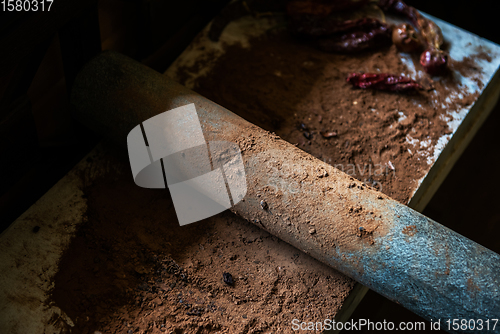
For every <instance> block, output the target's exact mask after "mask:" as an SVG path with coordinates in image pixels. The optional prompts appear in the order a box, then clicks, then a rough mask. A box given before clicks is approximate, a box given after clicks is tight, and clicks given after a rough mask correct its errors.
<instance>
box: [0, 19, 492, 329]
mask: <svg viewBox="0 0 500 334" xmlns="http://www.w3.org/2000/svg"><path fill="white" fill-rule="evenodd" d="M436 22H437V23H438V24H439V25H440V26H441V28H442V30H443V33H444V35H445V38H446V39H447V40H449V41H450V42H451V43H450V54H451V55H452V57H454V58H455V59H460V57H466V56H467V55H470V54H472V53H475V52H476V50H477V48H478V47H481V48H484V50H486V52H488V53H489V54H491V55H492V60H491V61H490V62H487V61H485V63H484V64H481V66H483V67H482V72H478V73H476V74H474V75H472V76H470V77H461V80H463V82H464V84H465V85H466V86H467V87H468V88H469V89H471V90H475V91H479V92H481V94H482V95H481V97H480V98H479V99H478V101H477V102H476V103H474V104H472V105H469V106H466V107H464V108H462V109H460V110H450V114H451V115H452V116H453V120H451V121H450V123H449V125H450V128H451V129H452V131H453V135H452V136H450V135H446V136H443V137H442V139H440V141H439V143H438V145H436V146H435V147H434V150H433V154H432V155H431V154H427V155H426V158H428V159H430V160H429V161H430V162H431V163H432V167H431V166H430V167H429V172H427V174H426V176H425V177H424V178H422V179H421V180H419V187H418V188H416V189H415V190H414V192H413V193H414V194H415V195H414V196H413V198H412V200H411V201H410V206H413V207H415V208H417V209H418V207H419V206H418V205H421V206H422V205H425V203H426V201H428V200H429V199H430V197H431V195H432V193H433V191H432V188H433V187H434V188H435V189H437V187H438V185H439V183H440V182H441V181H442V179H443V178H444V176H445V175H446V173H447V170H449V169H451V166H452V165H453V163H454V161H455V160H456V159H457V158H458V156H459V154H460V153H461V152H460V150H463V149H464V148H465V146H466V143H467V142H468V140H470V138H472V136H473V134H474V133H475V131H477V128H478V127H479V126H480V124H481V123H482V121H484V119H485V118H486V116H487V114H488V112H489V111H490V110H491V108H492V106H493V104H494V103H495V101H496V98H497V93H498V85H497V82H496V81H497V74H496V73H497V68H498V65H499V64H500V60H499V59H498V56H497V55H498V53H499V48H498V46H497V45H495V44H493V43H490V42H488V41H485V40H483V39H480V38H478V37H477V36H474V35H471V34H469V33H466V32H464V31H462V30H460V29H458V28H455V27H453V26H451V25H449V24H446V23H444V22H442V21H440V20H436ZM274 24H275V22H274V21H273V20H270V19H261V20H256V19H253V18H244V19H241V20H238V21H235V22H233V23H231V24H230V25H229V26H228V28H227V29H226V31H225V32H224V35H223V38H222V41H223V42H225V43H231V42H233V43H234V42H237V43H243V44H244V45H245V44H246V43H248V36H249V35H248V32H252V34H255V35H259V34H260V33H261V32H263V31H266V30H267V29H269V28H270V27H273V26H274ZM202 47H203V48H204V49H203V50H202ZM209 50H211V51H210V52H209ZM222 53H223V48H222V44H220V43H219V44H214V43H211V42H208V40H206V38H205V39H204V38H203V34H202V35H201V37H199V38H198V39H197V40H195V42H194V43H193V44H192V45H191V46H190V47H188V49H187V50H186V51H185V53H184V54H183V55H181V57H180V58H179V59H178V60H177V61H176V63H175V64H174V65H173V66H172V67H171V68H170V69H169V70H168V71H167V74H170V75H171V74H173V73H174V70H175V68H176V66H181V65H186V64H189V63H192V64H194V63H195V62H196V60H197V59H198V58H197V57H205V58H206V57H207V55H210V57H209V58H210V59H213V60H215V59H216V57H217V56H218V55H219V56H220V55H221V54H222ZM209 71H210V61H209V62H208V63H207V66H206V67H203V68H202V69H200V71H199V72H198V73H193V82H194V80H195V78H196V76H197V75H200V74H201V73H205V74H207V73H209ZM415 76H416V77H417V76H418V72H415ZM187 85H188V86H189V83H187ZM451 98H452V97H450V99H451ZM419 145H420V146H421V148H422V151H423V154H425V151H426V147H425V144H424V145H422V144H420V143H419ZM110 154H112V153H110V152H109V151H107V149H105V148H102V147H100V148H97V149H96V150H94V151H93V152H92V153H91V154H90V157H91V158H92V163H89V162H88V160H84V161H82V162H81V163H80V164H79V165H78V166H77V167H75V168H74V169H73V170H72V171H71V172H70V173H68V175H67V176H66V177H65V178H63V179H62V180H61V181H60V182H59V183H58V184H57V185H56V186H54V187H53V188H52V189H51V190H50V191H49V192H48V193H47V194H46V195H44V196H43V197H42V198H41V199H40V200H39V201H38V202H37V203H36V204H35V205H34V206H33V207H31V208H30V209H29V210H28V211H27V212H26V213H25V214H23V215H22V216H21V217H20V218H19V219H18V220H16V222H15V223H14V224H12V226H11V227H10V228H9V229H8V230H6V231H5V232H4V233H3V234H2V236H1V241H0V247H1V249H2V252H1V253H0V254H1V255H0V256H2V261H0V263H1V266H2V272H3V273H5V274H4V275H2V277H1V279H2V287H3V289H2V291H1V294H2V298H1V300H0V302H1V305H0V308H1V310H2V312H1V314H2V316H1V317H2V321H1V322H0V323H1V326H2V328H1V331H2V332H11V333H26V332H39V333H43V332H46V333H49V332H63V331H64V330H65V329H66V328H68V326H69V327H71V325H72V324H73V322H72V320H71V319H70V318H69V317H68V316H67V315H66V314H65V312H63V311H61V310H60V308H59V307H58V306H57V305H55V304H53V303H51V302H50V299H49V298H48V296H49V294H50V291H51V289H52V288H53V285H54V282H53V277H54V275H55V274H56V272H57V270H58V268H57V262H58V261H59V259H60V257H61V255H62V253H63V250H64V249H66V248H67V247H68V244H69V241H70V238H71V236H72V235H73V234H74V233H75V231H76V229H77V227H78V226H79V225H80V224H81V223H82V222H83V221H85V220H86V219H87V218H86V215H85V213H86V212H87V211H88V206H87V200H86V199H85V194H84V192H83V191H82V189H84V188H85V187H87V186H89V185H91V184H92V183H93V182H94V181H95V180H98V179H99V178H100V177H102V176H103V175H109V173H111V174H115V173H118V174H120V173H123V172H124V170H123V166H122V167H121V168H122V170H121V171H120V167H115V166H119V165H113V164H112V163H110V162H109V155H110ZM82 175H83V176H82ZM431 176H432V177H431ZM436 184H437V185H436ZM419 192H421V193H422V195H420V199H418V200H416V199H415V200H414V198H416V197H417V196H418V194H419ZM412 203H415V204H412ZM419 203H424V204H419ZM223 218H227V217H223ZM215 220H217V219H215ZM235 220H236V219H235ZM222 223H227V220H224V219H221V222H220V223H219V224H222ZM215 224H217V222H215ZM235 224H244V223H243V222H237V223H235ZM254 232H255V233H256V235H258V237H256V239H255V240H257V239H259V237H262V238H263V240H267V239H266V237H265V234H263V236H264V237H263V236H260V234H262V233H265V232H262V231H254ZM273 243H279V241H277V240H275V241H272V242H271V245H272V244H273ZM270 247H271V249H272V247H277V246H270ZM283 252H284V253H286V252H291V254H292V257H294V254H296V253H295V252H294V251H293V250H291V249H288V250H283ZM297 252H298V251H297ZM284 253H281V256H282V255H283V254H284ZM301 256H304V257H306V255H301ZM28 258H29V259H30V260H27V259H28ZM280 260H282V261H284V260H285V258H283V259H280ZM307 261H311V259H309V260H305V262H306V263H308V262H307ZM273 264H274V263H273ZM188 265H189V264H188ZM289 265H291V263H290V264H289ZM317 266H318V268H319V267H320V266H322V265H320V264H319V263H318V264H317ZM278 267H280V266H278ZM282 267H285V266H282ZM217 269H218V268H217ZM264 269H265V270H264V271H266V270H268V271H269V270H270V269H271V267H269V266H267V267H266V268H264ZM274 270H276V269H274ZM301 270H306V269H304V268H301ZM321 270H325V271H328V270H330V269H328V268H323V269H321ZM141 271H142V269H139V273H138V274H139V275H144V274H146V273H141ZM218 271H220V270H218ZM325 271H323V274H321V275H318V276H317V277H319V278H318V279H320V280H321V277H322V276H324V275H326V276H328V274H325ZM268 274H269V276H270V277H271V276H273V277H279V274H274V273H273V274H271V273H268ZM313 275H314V274H313ZM331 275H332V277H339V276H337V275H339V274H338V273H336V272H334V271H333V272H332V273H331ZM270 279H271V278H270ZM218 281H219V283H220V279H219V280H218ZM334 281H335V280H334ZM316 283H317V282H316ZM337 283H339V285H338V286H337V287H336V288H339V287H340V290H342V288H343V287H344V288H345V289H347V290H352V289H353V286H354V285H353V282H352V281H349V280H348V279H347V280H344V279H338V280H337ZM304 284H305V283H304ZM167 289H168V288H167ZM307 289H309V288H307ZM307 289H306V291H307ZM347 290H342V291H344V292H347V293H348V292H349V291H347ZM207 294H208V293H207ZM346 295H347V294H345V293H342V294H341V296H339V297H338V298H339V299H338V302H339V303H340V304H341V303H342V302H345V297H346ZM144 297H146V299H147V298H148V296H144ZM285 298H286V296H285ZM323 298H327V299H331V296H323ZM292 300H293V299H292ZM231 301H232V299H231ZM226 302H227V300H226ZM340 304H336V306H335V305H334V306H333V308H332V305H327V306H329V307H330V308H329V310H328V311H325V312H326V313H323V314H321V315H320V316H321V317H326V316H327V315H329V316H333V315H334V314H335V313H336V312H337V311H338V309H339V308H340V306H341V305H340ZM233 305H235V307H234V311H233V312H235V313H239V311H238V308H237V307H236V306H239V305H238V304H234V301H233ZM260 307H262V308H263V311H265V312H267V311H268V310H267V309H266V308H265V307H266V306H265V305H260ZM230 316H232V315H228V318H227V319H226V321H229V322H231V321H230V320H229V317H230ZM247 318H248V317H247ZM26 319H30V320H29V321H26ZM242 319H243V318H242ZM241 321H242V322H244V320H241Z"/></svg>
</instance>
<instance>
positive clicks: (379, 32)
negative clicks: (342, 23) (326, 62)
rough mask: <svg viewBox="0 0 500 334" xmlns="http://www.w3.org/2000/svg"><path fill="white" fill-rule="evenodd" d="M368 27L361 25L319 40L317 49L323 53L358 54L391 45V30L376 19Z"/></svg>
mask: <svg viewBox="0 0 500 334" xmlns="http://www.w3.org/2000/svg"><path fill="white" fill-rule="evenodd" d="M362 20H373V22H371V24H370V25H363V26H361V27H360V29H363V30H358V31H354V32H350V33H343V34H342V35H339V36H332V37H329V38H324V39H320V40H319V41H318V47H319V48H320V49H321V50H323V51H325V52H359V51H363V50H367V49H372V48H376V47H382V46H386V45H391V43H392V40H391V34H392V31H391V28H390V27H389V26H388V25H387V24H385V23H382V22H380V21H378V20H376V19H362Z"/></svg>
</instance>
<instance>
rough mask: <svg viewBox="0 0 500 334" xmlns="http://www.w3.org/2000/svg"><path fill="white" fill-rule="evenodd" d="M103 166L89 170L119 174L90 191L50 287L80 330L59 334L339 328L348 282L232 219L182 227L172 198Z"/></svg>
mask: <svg viewBox="0 0 500 334" xmlns="http://www.w3.org/2000/svg"><path fill="white" fill-rule="evenodd" d="M106 159H108V160H106V161H105V162H104V163H103V162H102V161H100V162H92V161H90V162H89V167H88V169H89V170H92V171H102V170H103V169H104V168H103V166H105V165H112V166H113V169H114V171H113V172H108V173H104V174H103V175H102V176H101V177H100V178H99V179H97V180H93V181H84V183H85V184H87V185H86V186H85V188H84V189H83V190H84V193H85V195H84V196H85V198H86V199H87V205H88V210H87V217H86V221H85V222H84V223H82V225H81V227H80V228H79V230H78V232H77V234H76V236H75V237H74V238H73V240H72V242H71V244H70V246H69V248H68V250H66V251H65V253H64V254H63V257H62V259H61V262H60V263H59V272H58V273H57V275H56V277H55V279H54V281H55V287H54V290H53V294H52V295H53V300H54V302H55V304H56V305H57V306H58V307H60V308H61V309H62V310H63V311H64V312H65V313H66V314H67V315H68V316H69V317H70V318H71V319H72V321H73V322H74V324H75V326H74V327H69V326H67V327H65V328H63V332H71V333H85V334H96V333H103V334H107V333H126V334H132V333H133V334H137V333H141V334H142V333H293V332H294V331H293V330H292V321H293V319H300V320H301V321H308V322H309V321H314V322H315V321H323V320H324V319H325V318H328V319H333V317H334V316H335V314H336V313H337V312H338V310H339V309H340V307H341V306H342V305H343V303H344V301H345V298H347V296H348V295H349V293H350V292H351V290H352V287H353V286H354V284H355V282H354V281H353V280H351V279H350V278H348V277H346V276H344V275H342V274H340V273H339V272H337V271H336V270H334V269H332V268H330V267H328V266H326V265H324V264H322V263H320V262H318V261H316V260H314V259H313V258H311V257H310V256H308V255H306V254H304V253H303V252H301V251H299V250H297V249H296V248H294V247H292V246H290V245H289V244H287V243H285V242H283V241H281V240H279V239H278V238H276V237H274V236H272V235H270V234H269V233H267V232H265V231H264V230H262V229H260V228H258V227H257V226H255V225H253V224H251V223H249V222H246V221H245V220H244V219H242V218H240V217H237V216H236V215H234V214H233V213H231V212H229V211H227V212H224V213H221V214H219V215H217V216H214V217H211V218H208V219H205V220H203V221H200V222H196V223H193V224H189V225H186V226H182V227H181V226H179V225H178V222H177V218H176V215H175V210H174V207H173V204H172V200H171V198H170V194H169V192H168V190H166V189H160V190H154V189H144V188H140V187H138V186H137V185H135V183H134V181H133V179H132V177H131V176H130V167H129V164H128V161H127V159H126V157H120V156H116V157H114V156H109V155H108V156H107V157H106ZM224 273H229V274H230V275H231V277H232V284H227V283H226V282H225V281H224V277H223V274H224ZM60 323H64V322H62V321H60Z"/></svg>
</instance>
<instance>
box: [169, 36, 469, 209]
mask: <svg viewBox="0 0 500 334" xmlns="http://www.w3.org/2000/svg"><path fill="white" fill-rule="evenodd" d="M251 45H252V47H251V48H243V47H241V46H239V45H231V46H227V48H226V53H225V54H224V55H223V56H221V57H220V58H219V59H218V60H217V61H216V63H215V66H214V68H213V70H211V71H210V72H209V74H208V75H206V76H204V77H201V78H198V79H197V80H196V82H195V87H194V89H195V90H196V91H197V92H198V93H200V94H202V95H204V96H206V97H207V98H209V99H211V100H213V101H215V102H217V103H218V104H220V105H222V106H224V107H226V108H228V109H229V110H231V111H233V112H235V113H237V114H239V115H240V116H242V117H243V118H245V119H247V120H248V121H250V122H252V123H254V124H256V125H258V126H260V127H262V128H264V129H266V130H269V131H274V132H276V133H277V134H278V135H279V136H281V137H282V138H283V139H285V140H287V141H289V142H291V143H295V144H297V145H298V146H299V147H300V148H301V149H303V150H305V151H306V152H308V153H310V154H312V155H313V156H315V157H317V158H319V159H321V160H323V161H325V162H327V163H330V164H331V165H334V166H336V167H337V168H339V169H341V170H343V171H344V172H346V173H348V174H350V175H351V176H353V177H356V178H357V179H359V180H361V181H363V182H365V183H367V184H368V185H370V186H373V187H374V188H377V189H379V190H381V191H383V192H384V193H385V194H387V195H389V196H391V197H392V198H394V199H396V200H399V201H401V202H403V203H407V202H408V201H409V199H410V197H411V195H412V194H413V192H414V191H415V189H416V187H417V180H419V179H420V178H422V177H423V176H424V175H425V174H426V173H427V172H428V170H429V168H430V166H429V165H428V162H427V157H428V156H432V152H433V150H432V147H433V145H434V144H435V143H436V141H437V139H438V138H439V137H441V136H442V135H444V134H449V133H451V131H449V130H448V126H447V124H446V121H445V119H446V118H447V117H446V116H445V115H446V112H447V110H449V109H451V110H453V109H454V107H455V106H456V105H459V106H462V107H463V106H464V105H470V104H471V103H472V102H473V101H474V100H475V99H476V98H477V94H472V95H470V94H469V95H468V94H466V93H465V90H464V89H463V88H462V87H460V84H458V83H457V82H455V81H454V79H453V75H451V73H450V74H449V75H447V76H445V77H443V78H440V80H439V81H436V82H434V83H433V85H434V87H435V90H429V91H421V92H419V93H416V94H412V95H405V94H399V93H390V92H382V91H373V90H362V89H355V88H353V87H352V86H351V85H350V84H348V83H347V82H346V77H347V75H348V74H349V73H351V72H388V73H392V74H404V75H409V70H408V69H407V68H406V66H405V65H404V64H403V62H402V61H401V55H400V54H399V53H398V52H397V50H396V48H395V47H394V46H392V47H389V48H385V49H382V50H378V51H374V52H367V53H362V54H356V55H338V54H328V53H324V52H321V51H319V50H316V49H314V48H312V47H310V46H308V45H306V44H304V43H301V42H299V41H296V40H294V39H292V38H291V37H290V36H289V35H288V34H287V33H286V32H279V33H274V34H270V35H267V36H263V37H261V38H258V39H253V40H252V41H251ZM459 65H464V66H466V65H467V64H458V65H456V66H459ZM199 66H201V65H200V64H199V63H198V64H195V65H194V66H193V67H191V68H180V69H179V70H178V73H177V77H178V78H181V83H185V80H186V78H187V77H188V73H196V68H198V67H199ZM419 66H420V65H419V64H418V62H417V66H416V68H417V70H419V69H420V67H419ZM455 93H462V95H463V99H462V100H461V101H460V102H458V103H454V102H452V105H450V103H449V102H448V101H446V97H448V96H450V95H451V94H455ZM443 116H445V117H443ZM415 139H416V140H419V141H422V142H425V143H426V144H427V145H426V147H427V148H426V147H421V146H420V145H419V144H417V146H414V145H413V144H411V143H409V142H408V141H411V140H415Z"/></svg>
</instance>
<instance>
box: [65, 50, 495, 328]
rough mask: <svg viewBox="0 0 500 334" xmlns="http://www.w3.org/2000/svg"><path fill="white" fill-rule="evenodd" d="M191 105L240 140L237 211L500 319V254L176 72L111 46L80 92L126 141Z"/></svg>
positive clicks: (385, 277)
mask: <svg viewBox="0 0 500 334" xmlns="http://www.w3.org/2000/svg"><path fill="white" fill-rule="evenodd" d="M220 84H221V85H223V84H224V83H223V82H221V83H220ZM191 103H194V105H195V107H196V111H197V113H198V117H199V120H200V123H201V126H202V129H203V133H204V135H205V139H206V140H207V141H228V142H233V143H236V144H238V145H239V147H240V150H241V154H242V158H243V163H244V168H245V174H246V182H247V193H246V195H245V197H244V198H243V200H241V201H240V202H239V203H237V204H236V205H234V206H233V207H232V208H231V210H232V211H233V212H234V213H236V214H237V215H240V216H242V217H243V218H245V219H247V220H249V221H251V222H252V223H254V224H256V225H258V226H259V227H261V228H263V229H265V230H266V231H268V232H269V233H271V234H273V235H275V236H277V237H279V238H280V239H282V240H284V241H286V242H288V243H290V244H291V245H293V246H295V247H296V248H298V249H300V250H302V251H304V252H305V253H307V254H309V255H311V256H312V257H314V258H316V259H317V260H319V261H321V262H323V263H325V264H327V265H329V266H331V267H333V268H335V269H337V270H339V271H340V272H342V273H344V274H346V275H347V276H349V277H352V278H353V279H355V280H356V281H358V282H360V283H362V284H363V285H365V286H367V287H369V288H370V289H373V290H374V291H376V292H378V293H380V294H382V295H384V296H385V297H387V298H389V299H390V300H393V301H395V302H397V303H399V304H401V305H403V306H404V307H406V308H408V309H409V310H411V311H413V312H415V313H416V314H418V315H420V316H422V317H424V318H426V319H428V320H432V321H437V320H439V319H440V320H441V324H442V323H443V321H447V320H448V319H450V320H453V319H459V320H461V319H466V320H470V319H475V320H478V319H483V321H486V320H490V326H491V325H492V324H493V322H494V320H492V319H499V318H500V256H499V255H498V254H496V253H494V252H492V251H491V250H489V249H487V248H485V247H483V246H481V245H479V244H477V243H475V242H473V241H471V240H469V239H467V238H465V237H464V236H462V235H459V234H457V233H455V232H454V231H452V230H450V229H448V228H446V227H444V226H442V225H440V224H438V223H436V222H435V221H433V220H431V219H429V218H427V217H425V216H423V215H422V214H420V213H418V212H416V211H414V210H412V209H410V208H409V207H407V206H405V205H403V204H401V203H399V202H397V201H395V200H393V199H391V198H389V197H388V196H386V195H384V194H382V193H380V192H378V191H376V190H374V189H371V188H369V187H367V186H366V185H365V184H363V183H362V182H360V181H358V180H355V179H353V178H352V177H350V176H349V175H347V174H345V173H343V172H341V171H339V170H338V169H336V168H334V167H332V166H330V165H328V164H326V163H324V162H322V161H320V160H318V159H316V158H314V157H312V156H311V155H309V154H307V153H305V152H304V151H302V150H300V149H298V148H297V147H295V146H294V145H292V144H290V143H288V142H286V141H284V140H282V139H281V138H279V137H278V136H277V135H275V134H272V133H269V132H268V131H265V130H263V129H261V128H259V127H257V126H255V125H253V124H251V123H249V122H247V121H245V120H244V119H242V118H241V117H239V116H237V115H235V114H234V113H232V112H231V111H229V110H227V109H225V108H223V107H221V106H220V105H218V104H216V103H214V102H212V101H210V100H208V99H206V98H204V97H203V96H201V95H199V94H197V93H195V92H193V91H191V90H189V89H187V88H185V87H184V86H182V85H180V84H178V83H175V82H173V81H172V80H170V79H169V78H168V77H166V76H164V75H162V74H160V73H158V72H156V71H154V70H152V69H150V68H148V67H146V66H144V65H142V64H140V63H138V62H136V61H134V60H132V59H130V58H127V57H126V56H123V55H121V54H118V53H114V52H104V53H102V54H101V55H99V56H97V57H96V58H94V59H93V60H91V61H90V62H89V63H88V64H87V65H86V66H85V67H84V68H83V69H82V71H81V72H80V73H79V75H78V76H77V78H76V81H75V83H74V86H73V90H72V93H71V105H72V110H73V115H74V117H75V118H76V119H77V120H79V121H80V122H82V123H83V124H85V125H86V126H88V127H90V128H92V129H94V130H95V131H97V132H99V133H101V134H103V135H105V136H107V137H109V138H111V139H112V140H113V141H115V142H116V143H117V144H118V145H121V146H123V148H125V147H126V144H127V135H128V133H129V132H130V131H131V130H132V129H133V128H134V127H135V126H136V125H138V124H141V123H142V122H144V121H145V120H147V119H149V118H151V117H153V116H155V115H158V114H160V113H163V112H165V111H168V110H171V109H173V108H177V107H180V106H184V105H188V104H191ZM179 126H182V125H181V124H179ZM490 330H491V328H490ZM459 331H460V332H473V330H470V331H469V330H465V331H464V330H462V329H460V330H459ZM494 332H495V333H500V324H499V325H497V326H496V329H495V331H494Z"/></svg>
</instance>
